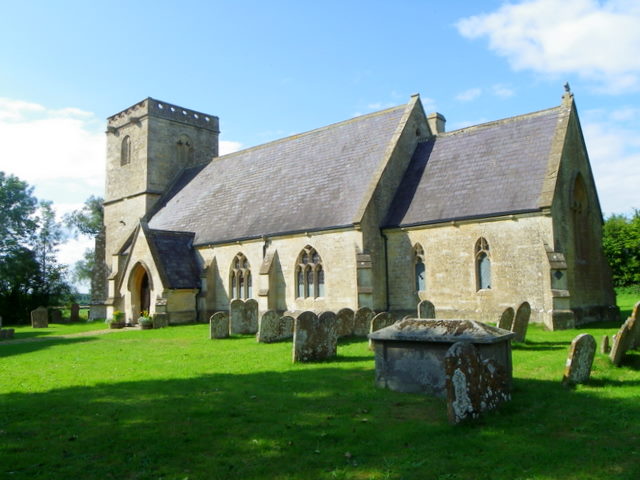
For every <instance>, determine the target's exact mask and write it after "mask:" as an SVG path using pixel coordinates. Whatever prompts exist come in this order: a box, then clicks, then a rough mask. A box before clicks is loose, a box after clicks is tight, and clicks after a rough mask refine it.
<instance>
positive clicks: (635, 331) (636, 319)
mask: <svg viewBox="0 0 640 480" xmlns="http://www.w3.org/2000/svg"><path fill="white" fill-rule="evenodd" d="M629 319H630V320H631V322H630V323H631V325H630V332H629V335H630V336H631V338H630V339H629V349H630V350H635V349H637V348H640V302H638V303H636V304H635V306H634V307H633V311H632V312H631V316H630V317H629Z"/></svg>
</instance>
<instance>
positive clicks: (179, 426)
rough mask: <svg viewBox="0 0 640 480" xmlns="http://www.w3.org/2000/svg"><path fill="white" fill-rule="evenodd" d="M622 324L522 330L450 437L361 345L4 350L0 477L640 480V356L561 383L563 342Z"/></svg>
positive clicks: (604, 360) (101, 344)
mask: <svg viewBox="0 0 640 480" xmlns="http://www.w3.org/2000/svg"><path fill="white" fill-rule="evenodd" d="M632 304H633V299H631V298H629V299H621V302H620V307H621V310H622V311H623V315H628V312H630V310H631V306H632ZM625 318H626V316H625ZM620 323H621V322H617V323H610V324H599V325H591V326H589V327H588V328H584V329H579V330H570V331H561V332H546V331H544V330H542V329H541V328H539V327H537V326H531V327H530V328H529V331H528V334H527V341H526V342H525V343H522V344H516V345H515V346H514V351H513V363H514V377H515V378H514V391H513V400H512V401H511V402H510V403H508V404H505V405H504V406H503V407H501V408H500V409H499V410H497V411H495V412H492V413H490V414H488V415H486V416H485V417H483V418H482V419H480V420H479V421H477V422H473V423H466V424H462V425H458V426H452V425H449V423H448V421H447V412H446V404H445V402H444V401H442V400H438V399H434V398H429V397H424V396H421V395H410V394H401V393H396V392H391V391H388V390H379V389H376V388H374V386H373V378H374V368H373V360H372V359H373V355H372V353H371V352H370V351H369V350H368V348H367V341H366V340H364V339H346V340H344V341H341V343H340V344H339V347H338V357H337V358H336V359H335V360H334V361H331V362H324V363H315V364H295V365H294V364H292V363H291V343H290V342H284V343H277V344H258V343H256V341H255V338H253V337H252V336H235V337H232V338H229V339H223V340H209V339H208V329H209V327H208V325H190V326H184V327H171V328H166V329H162V330H147V331H124V332H123V331H117V332H114V333H110V334H107V335H95V336H91V335H89V336H83V337H76V338H55V339H50V340H46V341H40V342H33V343H23V344H8V343H7V344H0V365H1V366H2V369H1V372H2V373H1V375H0V458H2V462H1V463H0V478H2V479H5V478H6V479H52V478H64V479H66V478H79V479H118V480H122V479H165V480H174V479H175V480H184V479H190V480H195V479H282V480H284V479H291V480H293V479H359V480H360V479H361V480H378V479H394V480H400V479H440V480H445V479H447V480H456V479H473V480H481V479H487V480H488V479H491V480H495V479H505V480H507V479H508V480H518V479H519V480H525V479H532V480H533V479H536V480H537V479H540V480H542V479H545V480H546V479H563V480H569V479H572V480H578V479H579V480H585V479H626V480H637V479H638V478H640V450H639V449H638V445H639V444H640V421H638V420H639V419H640V353H638V352H634V353H632V354H630V355H628V357H627V359H626V360H625V362H624V364H623V366H622V367H621V368H616V367H612V366H611V365H610V363H609V360H608V357H607V356H605V355H603V354H601V353H600V352H599V351H598V353H596V358H595V362H594V367H593V370H592V377H591V382H590V383H589V384H588V385H579V386H577V387H576V388H575V389H567V388H564V387H563V386H562V385H561V384H560V381H561V379H562V374H563V370H564V364H565V360H566V356H567V352H568V349H569V345H570V342H571V340H572V339H573V338H574V337H575V336H576V335H578V334H580V333H585V332H588V333H591V334H592V335H594V337H595V338H596V341H597V342H598V347H599V345H600V342H601V340H602V336H603V335H604V334H609V335H612V334H613V333H615V332H616V330H617V327H618V326H619V325H620ZM95 326H96V328H97V326H100V325H99V324H95ZM65 327H66V328H67V331H68V330H69V329H71V328H72V327H73V326H65ZM19 330H20V331H18V333H17V334H20V333H21V329H19ZM61 330H64V329H62V328H61Z"/></svg>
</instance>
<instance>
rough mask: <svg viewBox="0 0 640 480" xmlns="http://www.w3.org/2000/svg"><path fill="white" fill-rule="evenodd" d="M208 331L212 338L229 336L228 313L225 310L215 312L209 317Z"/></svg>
mask: <svg viewBox="0 0 640 480" xmlns="http://www.w3.org/2000/svg"><path fill="white" fill-rule="evenodd" d="M209 331H210V336H209V338H211V339H212V340H213V339H214V338H228V337H229V314H228V313H227V312H216V313H214V314H213V315H211V318H210V319H209Z"/></svg>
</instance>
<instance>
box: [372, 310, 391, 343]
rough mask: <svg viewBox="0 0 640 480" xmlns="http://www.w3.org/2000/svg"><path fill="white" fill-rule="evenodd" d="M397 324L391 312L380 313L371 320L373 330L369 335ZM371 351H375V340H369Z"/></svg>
mask: <svg viewBox="0 0 640 480" xmlns="http://www.w3.org/2000/svg"><path fill="white" fill-rule="evenodd" d="M395 322H396V321H395V318H394V317H393V315H391V314H390V313H389V312H380V313H378V314H377V315H376V316H375V317H373V318H372V319H371V328H370V330H369V333H373V332H377V331H378V330H382V329H383V328H387V327H388V326H390V325H393V324H394V323H395ZM369 350H373V340H369Z"/></svg>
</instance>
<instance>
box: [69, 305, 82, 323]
mask: <svg viewBox="0 0 640 480" xmlns="http://www.w3.org/2000/svg"><path fill="white" fill-rule="evenodd" d="M69 321H70V322H71V323H76V322H79V321H80V305H78V304H77V303H72V304H71V317H70V319H69Z"/></svg>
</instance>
